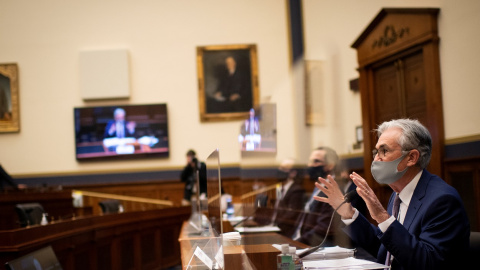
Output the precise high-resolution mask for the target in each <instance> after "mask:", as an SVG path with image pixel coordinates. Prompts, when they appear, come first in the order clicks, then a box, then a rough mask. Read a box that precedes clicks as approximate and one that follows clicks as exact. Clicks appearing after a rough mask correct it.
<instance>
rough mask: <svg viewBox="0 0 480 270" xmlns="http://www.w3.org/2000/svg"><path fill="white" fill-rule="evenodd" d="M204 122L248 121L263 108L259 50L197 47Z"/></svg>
mask: <svg viewBox="0 0 480 270" xmlns="http://www.w3.org/2000/svg"><path fill="white" fill-rule="evenodd" d="M197 71H198V87H199V89H198V101H199V110H200V121H201V122H214V121H230V120H239V119H246V118H247V117H248V113H249V111H250V109H251V108H254V107H256V106H258V105H259V89H258V62H257V46H256V45H255V44H245V45H212V46H199V47H197Z"/></svg>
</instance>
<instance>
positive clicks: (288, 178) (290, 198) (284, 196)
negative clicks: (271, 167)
mask: <svg viewBox="0 0 480 270" xmlns="http://www.w3.org/2000/svg"><path fill="white" fill-rule="evenodd" d="M298 176H299V171H298V169H297V168H295V161H294V160H293V159H286V160H284V161H282V163H281V164H280V166H279V167H278V180H279V181H281V182H280V184H279V185H277V198H276V200H275V206H274V209H273V215H272V217H271V221H272V222H271V223H273V224H276V225H277V226H278V227H279V228H280V229H281V234H282V235H285V236H287V237H292V235H293V233H294V232H295V222H296V220H297V219H298V216H299V214H300V213H301V210H302V208H303V198H304V195H305V189H304V188H303V186H302V183H301V182H300V179H299V177H298Z"/></svg>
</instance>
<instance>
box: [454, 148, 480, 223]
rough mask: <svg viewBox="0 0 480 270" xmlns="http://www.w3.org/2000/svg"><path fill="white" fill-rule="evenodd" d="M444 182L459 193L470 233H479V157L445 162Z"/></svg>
mask: <svg viewBox="0 0 480 270" xmlns="http://www.w3.org/2000/svg"><path fill="white" fill-rule="evenodd" d="M445 181H446V182H447V183H448V184H450V185H452V186H453V187H454V188H455V189H457V191H458V192H459V193H460V196H461V197H462V200H463V203H464V205H465V209H466V211H467V214H468V218H469V221H470V230H471V231H480V157H473V158H464V159H457V160H447V161H446V162H445Z"/></svg>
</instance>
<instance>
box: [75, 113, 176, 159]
mask: <svg viewBox="0 0 480 270" xmlns="http://www.w3.org/2000/svg"><path fill="white" fill-rule="evenodd" d="M74 123H75V144H76V158H77V160H89V159H102V158H107V159H112V158H133V157H168V156H169V141H168V117H167V105H166V104H144V105H122V106H97V107H83V108H74Z"/></svg>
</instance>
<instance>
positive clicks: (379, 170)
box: [370, 152, 408, 185]
mask: <svg viewBox="0 0 480 270" xmlns="http://www.w3.org/2000/svg"><path fill="white" fill-rule="evenodd" d="M407 154H408V152H407V153H405V154H403V155H402V156H401V157H399V158H397V159H395V160H392V161H373V162H372V166H371V168H370V169H371V171H372V175H373V178H375V181H377V182H378V183H379V184H387V185H389V184H392V183H393V182H395V181H397V180H398V179H400V178H402V176H403V175H404V174H405V173H406V172H407V170H408V167H407V168H405V170H403V171H401V172H399V171H398V170H397V166H398V164H400V162H401V161H402V160H403V158H404V157H405V156H406V155H407Z"/></svg>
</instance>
